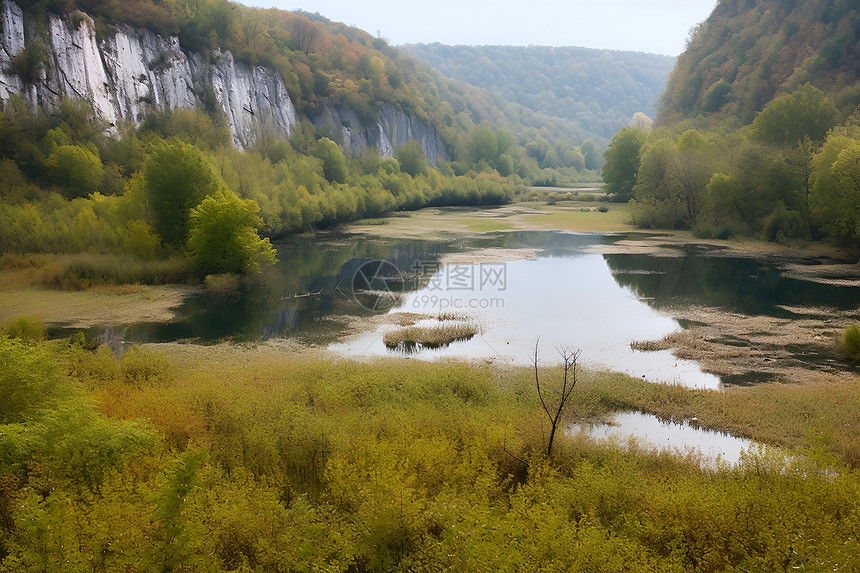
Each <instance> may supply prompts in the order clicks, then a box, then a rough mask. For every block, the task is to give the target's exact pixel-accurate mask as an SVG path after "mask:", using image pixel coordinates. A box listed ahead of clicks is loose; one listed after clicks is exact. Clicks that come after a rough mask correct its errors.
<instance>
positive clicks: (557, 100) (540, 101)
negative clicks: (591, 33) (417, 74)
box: [401, 43, 675, 138]
mask: <svg viewBox="0 0 860 573" xmlns="http://www.w3.org/2000/svg"><path fill="white" fill-rule="evenodd" d="M401 49H402V50H403V51H405V52H406V53H408V54H411V55H413V56H416V57H419V58H421V59H423V60H425V61H427V62H429V63H430V64H431V65H432V66H433V67H435V68H436V69H437V70H439V71H440V72H442V73H443V74H444V75H446V76H448V77H451V78H454V79H456V80H459V81H464V82H468V83H470V84H472V85H474V86H477V87H480V88H485V89H488V90H491V91H495V92H498V93H500V94H502V95H503V96H504V97H505V98H506V99H508V100H510V101H512V102H516V103H518V104H520V105H522V106H524V107H526V108H529V109H531V110H535V111H539V112H542V113H544V114H546V115H550V116H555V117H559V118H564V119H567V120H570V121H572V122H574V123H575V124H577V125H579V126H580V127H581V128H583V129H585V130H587V131H589V132H591V133H593V134H595V135H596V136H598V137H600V138H609V137H611V136H612V134H613V133H615V132H616V131H618V129H620V128H621V127H622V126H624V125H626V124H627V123H628V122H629V121H630V118H631V117H632V116H633V114H635V113H636V112H642V113H645V114H647V115H648V116H650V117H654V115H655V114H656V111H657V102H658V99H659V96H660V94H661V92H662V91H663V89H664V88H665V86H666V82H667V80H668V78H669V73H670V72H671V71H672V67H673V66H674V64H675V58H673V57H669V56H661V55H656V54H646V53H641V52H622V51H608V50H594V49H589V48H577V47H563V48H555V47H548V46H524V47H518V46H448V45H444V44H438V43H436V44H410V45H406V46H401Z"/></svg>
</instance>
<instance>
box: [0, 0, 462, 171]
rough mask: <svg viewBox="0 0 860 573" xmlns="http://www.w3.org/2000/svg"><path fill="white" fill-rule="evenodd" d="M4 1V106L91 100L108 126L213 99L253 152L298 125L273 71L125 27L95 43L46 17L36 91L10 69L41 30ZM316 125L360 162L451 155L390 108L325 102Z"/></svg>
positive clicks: (87, 32) (76, 23) (427, 130)
mask: <svg viewBox="0 0 860 573" xmlns="http://www.w3.org/2000/svg"><path fill="white" fill-rule="evenodd" d="M0 1H2V9H0V16H2V27H3V28H2V34H0V99H2V100H4V101H6V100H8V99H9V98H10V97H11V96H12V95H13V94H19V95H21V96H23V97H24V98H25V99H26V100H27V101H28V102H29V103H30V104H31V105H34V106H36V105H39V106H45V107H48V108H50V107H54V106H56V105H57V103H58V102H59V101H60V99H62V98H66V97H71V98H81V99H86V100H88V101H90V102H91V103H92V105H93V108H94V109H95V110H96V111H97V113H98V114H99V115H100V116H101V117H102V118H103V119H105V120H106V121H107V122H109V123H110V124H116V123H117V122H119V121H130V122H135V123H139V122H140V121H141V120H142V119H143V117H144V116H145V114H146V110H147V108H149V107H154V108H157V109H171V110H174V109H180V108H193V107H199V106H203V105H204V102H209V105H212V102H213V101H214V102H216V104H217V106H218V107H219V108H220V109H221V110H222V111H223V113H224V115H225V117H226V118H227V121H228V123H229V126H230V131H231V132H232V134H233V143H234V144H235V145H236V146H237V147H239V148H247V147H249V146H252V145H253V144H254V143H255V142H256V140H257V137H258V135H259V133H260V130H261V129H266V130H270V131H272V132H274V133H275V134H276V135H278V136H280V137H287V136H289V135H290V133H291V131H292V128H293V126H294V125H295V124H296V122H297V121H298V118H297V113H296V109H295V106H294V105H293V102H292V100H291V99H290V95H289V93H288V92H287V88H286V86H285V85H284V82H283V80H282V79H281V77H280V76H279V75H277V74H276V73H275V72H272V71H270V70H268V69H266V68H262V67H251V66H248V65H245V64H243V63H241V62H237V61H236V60H235V59H234V57H233V54H231V53H230V52H221V51H219V50H215V51H213V52H211V53H209V54H206V55H204V54H201V53H192V52H186V51H185V50H183V49H182V47H181V46H180V44H179V39H178V38H176V37H169V38H163V37H161V36H158V35H156V34H154V33H152V32H150V31H149V30H145V29H138V28H132V27H130V26H124V25H123V26H119V28H118V30H117V32H116V34H115V35H113V36H110V37H107V38H103V39H101V40H99V39H97V37H96V33H95V26H94V23H93V21H92V20H91V19H89V18H88V17H82V16H81V15H80V14H78V15H77V16H76V17H74V18H60V17H58V16H56V15H49V16H48V19H47V22H46V23H45V26H44V28H45V29H46V31H47V38H45V40H47V46H46V47H47V51H48V53H47V60H48V63H47V65H46V66H45V67H44V69H43V70H42V71H41V76H40V77H38V79H36V80H35V81H31V82H30V85H25V83H24V81H22V79H21V78H20V77H19V76H18V75H16V74H14V73H12V72H11V71H10V65H11V63H12V61H13V60H14V58H15V57H16V56H18V55H19V54H21V52H22V51H23V50H24V49H25V47H26V46H27V44H28V43H30V42H34V41H38V40H39V32H37V30H38V28H39V27H40V26H39V23H37V22H31V21H28V19H27V17H26V15H25V14H24V12H23V11H22V10H21V8H20V7H19V6H18V5H17V4H15V3H14V2H12V1H11V0H0ZM316 123H317V125H325V124H330V125H333V126H335V129H337V130H340V131H341V132H342V133H343V142H344V146H345V147H346V148H347V149H348V150H349V151H350V152H351V153H352V154H354V155H360V154H361V152H362V151H363V150H364V149H365V148H366V147H367V146H374V147H376V148H377V149H378V150H379V152H380V154H381V155H383V156H391V155H392V154H393V151H394V147H395V146H397V145H401V144H402V143H403V142H405V141H407V140H409V139H415V140H418V141H419V142H420V143H421V144H422V146H423V147H424V150H425V153H426V155H427V159H428V160H430V161H431V162H432V163H435V162H436V160H437V159H438V158H444V159H447V158H448V154H447V151H446V150H445V147H444V145H443V144H442V141H441V139H440V137H439V135H438V134H437V133H436V131H435V130H434V129H433V128H432V127H430V126H429V125H427V124H426V123H425V122H424V121H422V120H420V119H416V118H412V117H409V116H407V115H406V114H403V113H402V112H400V111H398V110H396V109H395V108H393V107H387V108H385V109H383V110H382V113H381V118H380V119H379V120H378V121H365V120H363V119H361V118H360V117H359V116H358V114H356V113H355V112H353V111H352V110H349V109H335V108H334V106H331V105H325V106H324V108H323V113H322V114H321V115H320V116H319V117H317V120H316Z"/></svg>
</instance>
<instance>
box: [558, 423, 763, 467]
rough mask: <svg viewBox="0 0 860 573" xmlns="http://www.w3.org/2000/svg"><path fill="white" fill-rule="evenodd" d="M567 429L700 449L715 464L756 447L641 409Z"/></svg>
mask: <svg viewBox="0 0 860 573" xmlns="http://www.w3.org/2000/svg"><path fill="white" fill-rule="evenodd" d="M567 431H568V433H571V434H576V433H578V432H585V433H587V434H588V435H590V436H592V437H594V438H596V439H598V440H612V441H615V442H616V443H618V444H620V445H624V444H625V443H626V442H627V441H628V440H629V439H630V438H635V439H636V440H637V441H638V442H639V443H641V444H642V445H645V446H647V447H654V448H658V449H666V450H673V451H678V452H681V453H683V452H684V451H687V450H690V451H694V452H698V453H700V454H701V455H702V456H703V459H704V460H705V461H707V462H708V463H709V464H713V465H716V463H717V460H719V461H721V462H723V463H726V464H729V465H737V463H738V462H739V461H740V459H741V453H742V452H743V451H745V450H750V449H751V448H753V447H757V444H756V443H755V442H753V441H751V440H747V439H744V438H739V437H737V436H732V435H731V434H725V433H722V432H713V431H710V430H702V429H701V428H697V427H695V426H692V425H690V424H689V423H688V422H683V423H674V422H664V421H662V420H660V419H659V418H657V417H656V416H653V415H651V414H643V413H642V412H622V413H618V414H615V415H614V416H613V417H612V419H611V421H610V423H608V424H574V425H572V426H570V427H569V428H568V430H567Z"/></svg>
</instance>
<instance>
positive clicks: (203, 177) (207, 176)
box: [143, 138, 226, 246]
mask: <svg viewBox="0 0 860 573" xmlns="http://www.w3.org/2000/svg"><path fill="white" fill-rule="evenodd" d="M143 177H144V187H145V189H146V191H147V195H148V196H149V201H150V205H151V207H152V212H153V217H154V218H155V221H154V227H155V230H156V232H158V234H159V235H160V236H161V240H162V241H164V243H165V244H167V245H172V246H179V245H182V244H184V243H185V241H186V240H187V238H188V217H189V214H190V212H191V209H193V208H194V207H196V206H197V205H199V204H200V202H201V201H202V200H203V199H204V198H205V197H206V196H207V195H215V194H217V193H218V192H219V191H221V190H223V189H225V187H226V186H225V184H224V181H223V180H222V179H221V176H220V175H218V173H217V172H216V171H215V169H214V167H213V166H212V165H211V164H210V163H209V161H207V159H206V157H205V156H204V155H203V153H202V152H201V151H200V150H199V149H197V148H196V147H194V146H193V145H190V144H187V143H184V142H182V141H180V140H178V139H176V138H170V139H167V140H165V141H163V142H159V143H158V144H157V145H156V146H155V147H154V148H153V150H152V151H151V152H150V154H149V156H148V157H147V158H146V162H145V163H144V165H143Z"/></svg>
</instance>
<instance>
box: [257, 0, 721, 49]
mask: <svg viewBox="0 0 860 573" xmlns="http://www.w3.org/2000/svg"><path fill="white" fill-rule="evenodd" d="M241 1H242V3H243V4H248V5H252V6H260V7H264V8H271V7H272V6H276V7H278V8H283V9H285V10H296V9H302V10H307V11H308V12H319V13H320V14H322V15H323V16H325V17H326V18H328V19H330V20H334V21H336V22H344V23H346V24H349V25H351V26H356V27H358V28H361V29H362V30H365V31H367V32H369V33H371V34H373V35H376V34H377V33H379V34H381V35H382V36H383V37H384V38H386V39H388V40H389V42H390V43H392V44H394V45H398V44H407V43H416V42H424V43H431V42H442V43H443V44H473V45H475V44H508V45H519V46H525V45H529V44H536V45H546V46H585V47H588V48H607V49H614V50H634V51H639V52H653V53H657V54H668V55H671V56H677V55H678V54H680V53H681V52H682V51H683V49H684V41H685V40H686V39H687V32H689V30H690V28H691V27H692V26H693V25H695V24H697V23H698V22H701V21H702V20H704V19H705V18H707V17H708V15H709V14H710V13H711V11H712V10H713V8H714V5H715V4H716V0H566V1H565V0H532V1H529V0H485V1H482V2H476V1H474V0H424V1H421V2H415V1H414V0H241Z"/></svg>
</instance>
